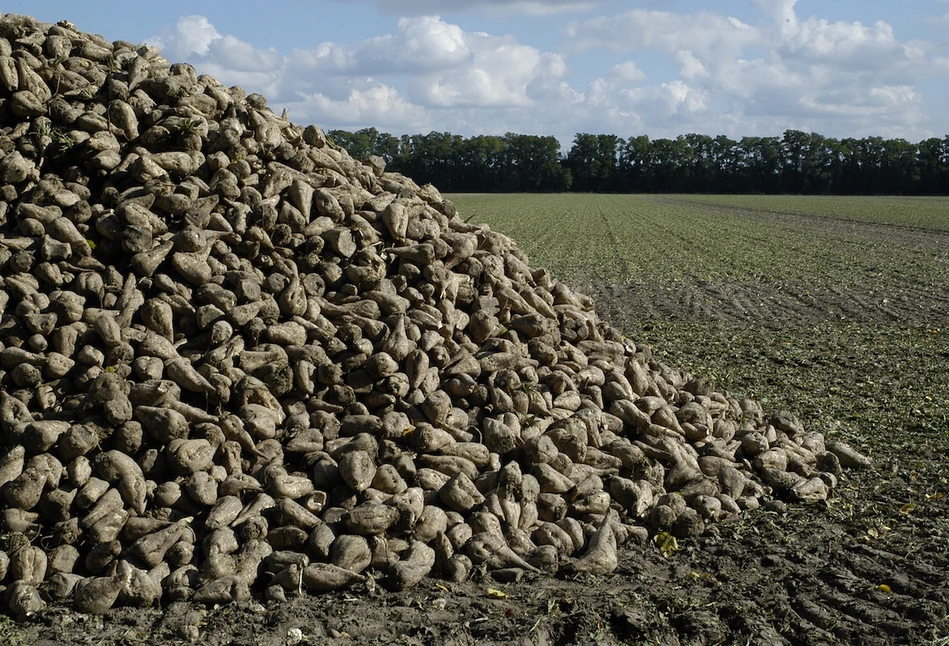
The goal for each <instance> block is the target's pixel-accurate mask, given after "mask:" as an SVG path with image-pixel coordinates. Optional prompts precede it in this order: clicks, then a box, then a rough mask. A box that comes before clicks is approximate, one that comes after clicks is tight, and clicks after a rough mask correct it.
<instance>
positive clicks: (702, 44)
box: [563, 9, 761, 57]
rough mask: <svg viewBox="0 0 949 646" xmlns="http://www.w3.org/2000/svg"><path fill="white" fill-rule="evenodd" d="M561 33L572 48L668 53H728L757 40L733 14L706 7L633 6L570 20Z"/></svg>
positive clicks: (723, 54)
mask: <svg viewBox="0 0 949 646" xmlns="http://www.w3.org/2000/svg"><path fill="white" fill-rule="evenodd" d="M563 34H564V36H565V38H566V39H567V41H568V46H569V47H570V48H571V49H573V50H579V51H583V50H588V49H594V48H606V49H611V50H614V51H618V52H629V51H641V50H647V49H655V50H659V51H661V52H665V53H668V54H674V53H675V52H677V51H680V50H686V49H687V50H691V51H693V52H695V53H696V54H701V55H703V56H713V55H714V56H723V57H724V56H729V55H735V54H737V53H738V52H740V51H741V50H742V49H743V48H744V47H746V46H748V45H751V44H755V43H757V42H759V41H760V39H761V35H760V33H759V32H758V31H757V30H756V29H755V28H754V27H752V26H751V25H747V24H745V23H743V22H742V21H740V20H738V19H737V18H732V17H729V16H723V15H721V14H716V13H712V12H709V11H701V12H698V13H693V14H678V13H671V12H666V11H646V10H644V9H634V10H632V11H627V12H626V13H623V14H619V15H617V16H600V17H598V18H593V19H591V20H587V21H583V22H578V21H574V22H570V23H567V25H565V26H564V29H563Z"/></svg>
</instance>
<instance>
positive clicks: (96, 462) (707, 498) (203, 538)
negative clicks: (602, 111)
mask: <svg viewBox="0 0 949 646" xmlns="http://www.w3.org/2000/svg"><path fill="white" fill-rule="evenodd" d="M0 193H2V196H0V198H2V199H0V287H2V290H0V311H2V320H0V448H2V451H0V592H2V594H0V597H2V599H3V602H4V605H5V607H6V608H7V609H8V610H9V612H10V613H12V614H13V615H14V616H16V617H21V618H22V617H26V616H29V615H31V614H33V613H35V612H38V611H40V610H41V609H42V608H43V607H44V606H45V604H46V603H48V602H50V601H56V602H69V603H72V604H74V607H75V608H76V609H78V610H80V611H82V612H103V611H106V610H108V609H109V608H110V607H112V606H113V605H115V604H133V605H151V604H156V603H159V602H171V601H177V600H193V601H198V602H206V603H223V602H228V601H231V600H240V599H246V598H249V597H250V596H251V595H254V594H259V595H263V596H264V597H266V598H268V599H283V598H286V596H287V595H296V594H301V593H302V592H304V591H310V592H319V591H327V590H336V589H341V588H344V587H346V586H351V585H353V584H356V583H358V582H361V581H365V580H366V577H367V575H368V573H370V572H372V573H373V579H374V580H376V579H378V580H380V581H381V582H383V583H384V584H385V585H386V586H387V587H389V588H391V589H396V590H398V589H405V588H409V587H411V586H413V585H415V584H417V583H418V582H419V581H420V580H421V579H422V578H423V577H426V576H429V575H431V576H438V577H444V578H447V579H450V580H454V581H461V580H464V579H466V578H467V577H468V576H469V575H470V574H471V573H472V572H473V571H475V570H480V571H486V572H490V573H491V574H492V575H493V576H494V577H496V578H497V579H499V580H505V581H513V580H517V579H518V578H519V577H521V576H523V575H524V573H534V575H536V573H539V572H544V573H556V572H557V571H558V570H561V569H568V570H569V571H571V572H590V573H596V574H602V573H607V572H609V571H611V570H613V569H614V568H615V567H616V566H617V546H618V545H621V544H622V543H623V542H625V541H628V540H631V539H632V540H637V541H642V540H646V539H647V538H648V536H649V535H651V534H656V533H661V532H668V533H669V534H670V535H672V536H676V537H687V536H694V535H698V534H700V533H701V532H702V531H703V529H704V528H705V526H706V525H707V524H708V523H711V522H714V521H716V520H720V519H726V518H730V517H734V516H736V515H738V514H740V513H741V512H742V511H744V510H751V509H754V508H756V507H757V506H758V505H759V501H761V500H762V499H764V498H767V497H770V496H771V495H772V494H774V495H776V496H778V497H781V498H785V499H789V500H793V501H804V502H811V501H822V500H824V499H825V498H826V497H827V496H828V494H829V492H830V491H831V489H832V488H833V487H834V485H835V483H836V481H837V475H838V474H839V473H840V469H841V467H842V466H843V467H847V466H867V465H868V460H867V459H866V458H864V457H863V456H861V455H859V454H858V453H856V452H855V451H853V450H852V449H851V448H849V447H848V446H846V445H845V444H842V443H840V442H837V443H832V442H829V441H825V438H824V437H822V436H821V435H820V434H819V433H815V432H809V431H807V430H806V429H805V428H803V427H802V425H801V423H800V422H799V421H798V419H797V418H796V417H795V416H794V415H792V414H788V413H776V414H773V415H765V414H764V413H763V411H762V410H761V407H760V406H759V405H758V404H757V403H756V402H755V401H752V400H749V399H745V400H737V399H735V398H733V397H731V396H728V395H727V394H725V393H722V392H719V391H717V390H716V389H715V386H714V384H713V383H711V382H710V381H708V380H705V379H702V378H695V377H693V376H691V375H688V374H684V373H683V372H681V371H679V370H676V369H674V368H671V367H669V366H666V365H663V364H661V363H658V362H656V361H654V360H653V359H652V358H651V356H650V353H649V351H648V349H647V348H644V347H637V346H636V345H635V344H634V343H633V342H631V341H630V340H628V339H626V338H624V337H623V336H622V335H620V334H619V333H618V332H617V331H616V330H615V329H612V328H610V327H608V326H607V325H605V324H604V323H602V322H601V321H600V320H599V319H598V318H597V316H596V314H595V313H594V310H593V304H592V302H591V301H590V299H588V298H586V297H584V296H582V295H580V294H577V293H575V292H573V291H571V290H570V289H569V288H568V287H566V286H565V285H563V284H562V283H559V282H558V281H557V280H555V279H554V278H552V277H551V276H550V275H549V274H548V273H547V272H546V271H545V270H543V269H538V268H535V267H531V266H530V265H529V264H528V262H527V260H526V258H525V257H524V255H523V253H522V252H521V251H519V249H518V248H517V247H516V246H515V244H514V243H513V242H512V241H511V240H510V239H508V238H507V237H505V236H503V235H501V234H499V233H496V232H494V231H491V230H490V229H489V228H488V227H485V226H478V225H474V224H468V223H466V222H465V221H464V220H462V219H460V218H459V217H458V216H457V215H456V213H455V210H454V207H453V206H452V204H451V203H450V202H448V201H446V200H444V199H443V198H442V197H441V196H440V195H439V193H438V191H437V190H436V189H435V188H433V187H432V186H429V185H426V186H418V185H417V184H416V183H414V182H413V181H412V180H410V179H408V178H406V177H403V176H401V175H399V174H395V173H391V172H386V171H385V163H384V162H383V160H381V159H379V158H370V159H368V160H366V161H364V162H359V161H356V160H354V159H352V158H351V157H350V156H349V155H348V154H346V152H345V151H342V150H338V149H337V148H336V147H335V146H334V145H333V144H332V143H331V142H329V141H327V140H326V138H325V137H324V135H323V133H322V132H321V130H320V129H319V128H318V127H315V126H309V127H307V128H302V127H298V126H296V125H294V124H293V123H291V122H290V121H288V120H287V119H286V118H284V117H281V116H278V115H276V114H274V113H273V112H272V111H271V110H270V109H268V108H267V106H266V100H265V99H264V98H263V97H262V96H260V95H255V94H252V95H247V94H246V93H244V92H243V91H242V90H240V88H226V87H224V86H222V85H221V84H220V83H218V82H217V81H216V80H215V79H213V78H211V77H208V76H198V75H197V74H196V73H195V71H194V69H192V68H191V67H190V66H188V65H183V64H175V65H170V64H169V63H168V61H166V60H165V59H163V58H162V57H161V56H160V55H159V52H158V50H156V49H155V48H153V47H147V46H135V45H132V44H130V43H127V42H122V41H119V42H114V43H113V42H108V41H106V40H104V39H103V38H102V37H99V36H95V35H91V34H86V33H82V32H80V31H78V30H77V29H76V28H75V27H74V26H73V25H71V24H70V23H66V22H62V23H59V24H56V25H50V24H43V23H39V22H36V21H34V20H33V19H31V18H27V17H23V16H15V15H6V16H3V17H2V18H0Z"/></svg>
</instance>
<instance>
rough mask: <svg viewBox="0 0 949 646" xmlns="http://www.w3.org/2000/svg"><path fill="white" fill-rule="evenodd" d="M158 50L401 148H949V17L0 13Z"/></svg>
mask: <svg viewBox="0 0 949 646" xmlns="http://www.w3.org/2000/svg"><path fill="white" fill-rule="evenodd" d="M0 11H3V12H4V13H21V14H28V15H32V16H34V17H35V18H37V19H39V20H43V21H46V22H56V21H59V20H63V19H65V20H69V21H71V22H72V23H74V24H75V25H76V26H77V27H78V28H79V29H81V30H83V31H88V32H94V33H99V34H102V35H103V36H105V37H106V38H108V39H109V40H126V41H130V42H133V43H149V44H153V45H157V46H158V47H160V48H161V50H162V54H163V56H164V57H165V58H167V59H168V60H169V61H170V62H187V63H190V64H192V65H193V66H194V67H195V69H196V70H197V72H198V73H199V74H210V75H212V76H214V77H215V78H217V79H218V80H219V81H221V82H222V83H225V84H226V85H240V86H241V87H243V88H244V89H245V90H247V91H248V92H258V93H260V94H263V95H264V96H265V97H267V99H268V105H270V107H271V108H273V109H274V111H276V112H280V111H281V110H282V109H284V108H286V109H287V111H288V114H289V117H290V119H291V120H292V121H293V122H295V123H297V124H300V125H309V124H311V123H315V124H317V125H319V126H321V127H322V128H324V129H325V130H332V129H336V128H341V129H346V130H357V129H360V128H366V127H374V128H377V129H378V130H380V131H382V132H389V133H391V134H394V135H401V134H416V133H428V132H431V131H439V132H446V131H447V132H452V133H455V134H460V135H464V136H473V135H479V134H495V135H501V134H504V133H506V132H515V133H520V134H534V135H554V136H556V137H557V138H558V139H560V140H561V142H563V143H564V145H565V146H566V145H568V144H569V142H570V141H572V139H573V137H574V135H575V134H576V133H581V132H582V133H593V134H615V135H619V136H620V137H623V138H627V137H631V136H638V135H642V134H645V135H648V136H650V137H651V138H657V137H675V136H677V135H680V134H686V133H692V132H695V133H701V134H708V135H712V136H716V135H719V134H724V135H727V136H730V137H733V138H740V137H743V136H780V135H781V134H782V133H783V132H784V131H785V130H788V129H798V130H804V131H808V132H818V133H820V134H823V135H825V136H829V137H863V136H882V137H887V138H892V137H902V138H905V139H908V140H910V141H913V142H917V141H920V140H922V139H925V138H927V137H931V136H938V137H942V136H945V135H946V134H947V133H949V109H947V108H946V106H949V0H834V1H833V2H830V1H829V0H823V1H816V0H813V1H812V0H743V1H739V0H725V1H721V2H714V3H713V2H707V1H701V0H679V1H677V0H627V1H624V2H621V1H619V0H299V1H294V2H287V1H278V0H271V1H268V2H253V3H251V2H243V1H239V0H230V1H225V0H211V1H207V2H201V1H197V0H162V1H161V2H141V3H129V2H127V0H123V1H121V2H119V1H115V0H98V1H96V2H88V3H78V2H75V0H69V1H64V0H28V1H20V2H0Z"/></svg>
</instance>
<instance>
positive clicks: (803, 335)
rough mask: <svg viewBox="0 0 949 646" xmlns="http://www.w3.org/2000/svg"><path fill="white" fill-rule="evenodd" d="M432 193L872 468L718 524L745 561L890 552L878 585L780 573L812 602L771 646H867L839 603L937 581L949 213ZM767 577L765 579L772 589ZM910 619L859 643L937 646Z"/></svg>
mask: <svg viewBox="0 0 949 646" xmlns="http://www.w3.org/2000/svg"><path fill="white" fill-rule="evenodd" d="M447 197H449V199H451V200H453V201H454V202H455V204H456V206H457V208H458V211H459V213H460V214H461V216H462V217H464V218H466V219H468V218H470V220H471V221H472V222H485V223H488V224H489V225H490V226H491V227H492V228H493V229H495V230H498V231H501V232H504V233H506V234H508V235H511V236H512V237H513V238H514V239H515V240H517V241H518V245H519V246H520V247H521V248H522V249H523V250H524V251H526V253H527V255H528V257H529V258H530V260H531V263H532V264H534V265H537V266H545V267H548V268H549V269H550V270H551V271H552V272H553V273H554V275H555V276H557V277H560V278H561V279H563V280H565V281H566V282H569V283H571V284H573V285H575V286H578V287H579V288H581V290H582V291H586V292H587V293H589V294H590V295H592V296H593V297H594V298H595V299H596V301H597V310H598V312H599V313H600V315H601V317H603V318H605V319H606V320H608V321H609V322H611V323H613V324H614V325H616V326H617V327H618V328H619V329H621V330H622V331H623V333H624V334H625V335H627V336H628V337H630V338H632V339H634V340H635V341H636V342H638V343H643V344H647V345H649V346H650V347H651V348H652V351H653V353H654V355H655V356H656V357H658V358H659V359H660V360H661V361H663V362H665V363H669V364H675V365H678V366H681V367H683V368H685V369H687V370H690V371H692V372H694V373H696V374H704V375H708V376H711V377H713V378H715V379H716V380H717V381H718V383H719V384H720V385H721V386H724V388H725V389H727V390H729V391H731V392H733V393H735V394H738V395H750V396H754V397H756V398H758V399H759V400H761V402H762V404H763V405H764V406H765V407H766V408H768V407H770V408H771V409H787V410H791V411H794V412H795V413H797V414H798V415H799V416H800V417H801V418H802V420H804V421H805V423H806V425H808V426H809V427H810V428H812V429H815V430H820V431H822V432H824V433H825V434H827V435H828V436H830V437H838V438H842V439H845V440H847V441H849V442H852V443H853V444H854V445H856V446H859V447H861V449H862V450H865V451H867V452H868V453H869V454H870V455H872V456H873V458H874V460H875V464H876V467H875V469H874V470H873V471H872V472H864V473H847V474H844V475H843V476H842V479H843V482H842V485H841V487H840V488H839V489H838V492H839V493H838V497H837V498H836V499H835V500H834V501H833V502H832V503H831V504H830V505H829V507H828V508H827V509H821V510H814V509H808V508H800V507H793V506H792V507H791V509H790V511H789V512H788V513H787V515H782V516H776V515H775V514H767V515H766V516H765V517H764V519H762V518H758V519H752V520H749V521H747V522H746V521H742V523H741V525H740V526H739V527H738V528H735V527H732V528H731V529H728V530H725V531H726V533H729V532H731V533H730V534H729V536H730V537H731V538H732V539H735V538H736V537H737V540H738V541H739V542H740V543H742V544H743V546H744V548H747V549H749V550H751V553H753V554H754V553H756V554H760V553H761V552H762V550H763V551H764V552H767V551H768V550H772V549H773V544H772V543H771V542H770V541H771V540H773V541H774V542H775V543H779V544H785V545H789V546H793V551H797V550H803V552H797V553H804V552H810V553H813V554H818V555H821V554H822V555H825V557H830V556H831V555H832V558H833V559H834V560H836V559H838V558H841V560H842V562H846V555H847V554H849V553H851V551H854V550H855V551H860V550H864V549H869V550H882V551H884V552H885V553H886V554H889V555H890V557H888V558H890V560H889V561H887V563H888V564H887V565H884V566H881V567H879V568H878V569H876V570H874V574H873V575H869V574H867V573H862V574H860V573H858V574H854V571H853V569H852V568H850V569H847V567H844V569H847V572H845V573H843V574H841V573H840V572H837V571H836V570H835V569H834V566H828V565H827V561H824V562H823V564H821V561H820V559H818V561H816V562H813V563H812V564H811V565H812V569H810V570H807V571H806V572H803V573H802V572H801V571H796V572H795V571H794V570H793V568H792V574H791V575H788V576H789V578H788V580H787V581H786V582H785V583H786V586H785V587H786V590H784V591H783V592H781V591H780V590H779V591H778V594H782V593H783V594H785V595H787V594H790V595H791V597H792V598H793V597H795V595H797V596H800V595H802V594H803V595H804V596H806V597H807V596H808V595H810V597H809V598H810V599H811V600H813V599H817V600H818V601H817V602H816V603H817V606H813V605H809V604H810V602H807V603H804V602H801V605H802V606H803V607H796V606H795V604H794V603H793V601H792V602H791V604H790V609H785V610H782V608H783V606H781V604H777V606H776V607H774V608H772V610H771V612H778V613H780V612H785V611H786V612H787V613H788V617H791V616H793V617H797V618H798V619H797V620H796V621H798V622H799V623H798V624H795V621H791V620H790V619H789V620H788V621H789V622H790V623H789V624H788V625H786V626H785V627H784V629H783V630H779V632H780V633H781V635H782V636H783V637H785V638H789V639H790V640H791V642H792V643H812V642H811V639H816V637H815V635H820V634H821V632H822V631H823V633H824V636H823V637H822V639H828V640H830V641H829V642H827V643H837V642H836V641H835V639H841V638H842V637H841V636H842V635H847V636H846V638H843V642H845V643H846V642H847V641H848V640H852V639H857V638H858V637H859V640H858V641H860V640H863V639H865V638H866V636H865V635H861V633H860V632H859V630H860V629H859V625H860V622H861V621H863V623H864V624H865V623H866V620H867V619H868V618H867V617H864V619H863V620H857V619H856V618H855V611H854V608H855V607H857V606H859V605H860V603H864V604H870V605H872V604H874V603H877V604H880V606H881V607H882V608H884V609H885V608H886V606H887V603H888V600H887V599H886V598H881V597H880V596H879V595H875V594H874V593H872V590H873V589H875V586H879V585H887V582H886V581H885V580H883V579H886V578H887V577H888V576H891V575H892V577H896V576H897V575H896V571H897V570H899V569H900V568H906V567H909V565H908V564H909V563H916V562H918V561H920V559H922V560H923V561H926V559H927V558H929V557H932V558H934V559H935V560H934V561H933V562H932V566H933V567H935V568H939V569H942V571H945V568H946V567H947V563H949V555H947V552H949V522H947V521H946V518H949V507H947V505H946V501H947V497H946V496H947V494H949V468H947V461H949V456H947V453H949V199H930V198H925V199H921V198H893V197H886V198H846V197H845V198H825V197H816V198H815V197H798V196H695V195H591V194H568V195H487V194H486V195H471V194H464V195H449V196H447ZM694 549H695V552H694V553H693V556H692V558H698V559H699V561H698V562H696V561H695V560H692V561H689V567H695V568H698V567H699V566H700V565H702V562H701V558H700V557H699V556H698V555H700V554H702V553H703V552H704V551H705V550H707V549H708V546H696V547H695V548H694ZM840 555H844V556H843V557H840ZM924 555H925V556H924ZM749 562H754V559H753V558H750V560H749ZM802 563H803V561H802ZM877 565H880V564H879V563H878V564H877ZM805 569H807V568H805ZM888 572H889V574H888ZM840 576H843V577H852V576H856V577H857V579H859V580H860V583H859V585H861V586H865V588H864V589H862V590H861V591H859V593H858V594H857V595H856V596H857V597H858V598H859V599H860V601H859V602H858V601H850V602H848V603H849V604H850V605H846V604H844V606H846V607H844V606H842V605H840V604H841V603H842V602H840V601H839V598H838V601H837V602H830V601H828V599H831V598H837V597H839V595H838V593H839V592H840V590H839V589H835V587H834V585H831V584H829V583H828V581H829V580H831V579H833V577H840ZM802 578H803V579H805V581H804V582H802V580H801V579H802ZM779 579H780V577H778V580H776V581H774V582H772V585H773V586H777V588H782V586H784V585H785V583H782V582H781V581H780V580H779ZM736 581H737V579H732V584H733V585H734V584H736ZM855 585H856V584H855ZM940 585H941V586H942V587H945V583H942V584H940ZM828 586H829V588H830V589H828ZM837 588H839V586H837ZM885 589H888V588H885ZM792 590H793V591H796V592H794V594H791V591H792ZM808 590H809V591H810V592H808ZM773 592H774V591H773V590H772V591H771V592H769V594H771V593H773ZM748 593H749V594H751V595H760V594H762V590H761V589H760V588H758V587H752V588H749V590H748ZM940 594H944V592H940ZM835 595H837V597H835ZM919 595H923V596H925V595H924V594H923V593H922V592H917V596H919ZM911 596H912V595H911ZM947 598H949V597H947ZM821 599H823V601H820V600H821ZM918 601H919V602H920V603H924V600H922V599H918ZM822 603H824V604H827V605H829V606H830V609H829V610H828V611H827V613H826V615H821V617H822V618H823V619H821V617H816V616H810V615H809V614H808V612H817V611H815V610H814V608H815V607H818V608H823V607H824V606H822V605H821V604H822ZM835 603H837V606H836V607H835ZM854 604H856V605H854ZM848 608H849V609H848ZM808 609H809V610H808ZM762 611H763V612H765V611H766V610H764V609H762ZM821 612H823V610H822V611H821ZM818 614H820V613H818ZM859 614H860V613H859V612H856V615H859ZM871 614H872V613H871ZM937 614H938V613H937ZM809 616H810V619H807V617H809ZM824 620H826V625H824ZM875 621H881V619H880V618H879V617H877V618H876V619H875ZM815 622H816V624H815ZM815 625H817V628H816V629H815V630H816V632H814V631H812V630H811V629H812V628H814V626H815ZM821 625H823V627H821ZM914 625H915V628H916V629H918V632H915V633H912V634H910V633H906V634H904V635H903V636H902V637H898V638H897V637H896V635H892V636H883V637H882V640H881V641H876V642H873V641H870V642H865V641H864V642H862V643H923V644H925V643H937V641H936V640H938V639H945V638H949V632H947V631H949V628H947V625H946V621H945V614H944V613H943V615H942V618H941V619H940V620H939V621H936V620H935V618H934V617H929V618H928V620H927V621H919V622H918V623H915V624H914ZM834 626H836V628H834ZM848 626H852V630H853V631H856V632H849V633H848V632H847V630H851V628H848ZM904 628H905V627H904ZM835 631H836V632H835ZM904 632H905V631H904ZM805 635H807V637H806V638H805ZM904 639H905V641H904ZM913 640H916V641H913ZM814 643H825V642H822V641H820V640H819V639H818V640H817V641H816V642H814ZM854 643H856V642H854ZM938 643H946V642H945V641H940V642H938Z"/></svg>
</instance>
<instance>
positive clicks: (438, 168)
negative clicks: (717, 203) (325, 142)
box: [327, 128, 949, 195]
mask: <svg viewBox="0 0 949 646" xmlns="http://www.w3.org/2000/svg"><path fill="white" fill-rule="evenodd" d="M327 134H328V135H329V136H330V138H331V139H332V141H333V142H334V143H336V144H338V145H340V146H342V147H343V148H346V149H347V150H348V151H349V153H350V154H351V155H352V156H353V157H355V158H357V159H365V158H366V157H369V156H370V155H378V156H380V157H382V158H383V159H384V160H385V161H386V167H387V169H388V170H393V171H397V172H400V173H404V174H405V175H408V176H410V177H412V178H413V179H415V180H416V181H417V182H419V183H427V182H431V183H432V184H434V185H435V186H437V187H438V188H439V189H440V190H442V191H444V192H497V193H520V192H542V193H543V192H550V193H555V192H563V191H577V192H600V193H636V192H642V193H666V192H667V193H774V194H781V193H802V194H812V195H833V194H837V195H946V194H949V135H947V136H945V137H943V138H938V137H932V138H929V139H925V140H923V141H920V142H919V143H912V142H909V141H907V140H905V139H884V138H882V137H863V138H859V139H858V138H853V137H848V138H844V139H834V138H831V137H824V136H823V135H820V134H817V133H806V132H803V131H800V130H788V131H786V132H785V133H784V135H783V136H781V137H742V138H741V139H740V140H737V141H736V140H734V139H730V138H729V137H726V136H724V135H719V136H717V137H710V136H708V135H700V134H687V135H680V136H678V137H676V138H675V139H666V138H658V139H650V138H649V137H647V136H645V135H639V136H633V137H629V138H628V139H623V138H621V137H618V136H616V135H603V134H587V133H580V134H577V135H576V137H575V138H574V140H573V145H572V146H571V148H570V150H568V151H567V152H566V153H564V152H563V151H562V150H561V146H560V142H559V141H558V140H557V138H556V137H552V136H538V135H520V134H515V133H507V134H505V135H503V136H496V135H478V136H474V137H462V136H461V135H453V134H451V133H448V132H431V133H429V134H417V135H402V136H401V137H395V136H393V135H390V134H389V133H385V132H379V131H378V130H376V129H375V128H364V129H362V130H358V131H356V132H349V131H346V130H331V131H330V132H328V133H327Z"/></svg>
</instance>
